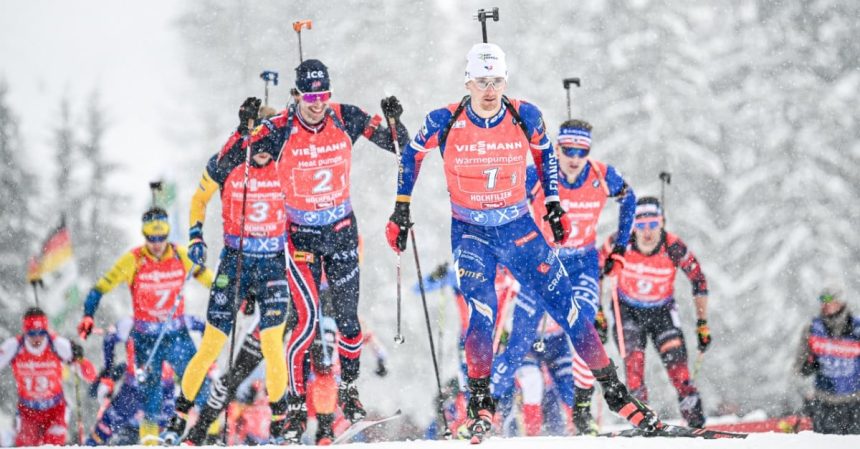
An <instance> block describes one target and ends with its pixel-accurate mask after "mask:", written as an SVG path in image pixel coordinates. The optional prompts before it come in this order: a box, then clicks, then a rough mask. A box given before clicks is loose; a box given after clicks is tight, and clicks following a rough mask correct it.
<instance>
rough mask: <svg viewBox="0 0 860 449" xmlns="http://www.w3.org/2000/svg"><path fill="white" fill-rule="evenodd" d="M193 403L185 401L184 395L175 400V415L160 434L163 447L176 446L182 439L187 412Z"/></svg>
mask: <svg viewBox="0 0 860 449" xmlns="http://www.w3.org/2000/svg"><path fill="white" fill-rule="evenodd" d="M193 406H194V403H193V402H191V401H189V400H188V399H185V395H183V394H180V395H179V397H178V398H176V414H175V415H173V416H172V417H171V418H170V421H169V422H168V423H167V428H166V429H165V430H164V432H162V434H161V441H162V443H164V445H165V446H176V445H178V444H179V442H180V441H181V439H182V434H183V433H185V425H186V423H187V422H188V411H189V410H191V407H193Z"/></svg>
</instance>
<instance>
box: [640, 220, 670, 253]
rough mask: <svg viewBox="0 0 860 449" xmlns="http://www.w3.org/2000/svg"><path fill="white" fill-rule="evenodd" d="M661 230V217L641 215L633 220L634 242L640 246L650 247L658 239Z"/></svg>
mask: <svg viewBox="0 0 860 449" xmlns="http://www.w3.org/2000/svg"><path fill="white" fill-rule="evenodd" d="M662 230H663V218H662V217H642V218H637V219H636V220H635V221H634V222H633V232H634V233H636V243H637V244H638V245H639V246H640V247H644V248H651V247H653V246H654V245H656V244H657V243H658V242H659V241H660V232H661V231H662Z"/></svg>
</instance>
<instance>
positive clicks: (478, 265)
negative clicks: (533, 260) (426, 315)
mask: <svg viewBox="0 0 860 449" xmlns="http://www.w3.org/2000/svg"><path fill="white" fill-rule="evenodd" d="M494 236H495V230H492V229H491V230H486V229H483V228H482V227H481V226H474V225H468V224H465V223H463V222H460V221H457V220H452V224H451V247H452V248H453V249H454V268H455V270H456V272H457V282H458V284H459V288H460V290H461V291H462V292H463V297H464V299H465V301H466V304H467V305H468V309H469V326H468V328H467V329H466V338H465V353H466V367H467V368H466V371H467V375H468V378H469V379H468V386H469V393H470V395H469V405H468V410H467V416H468V418H467V421H466V428H468V429H469V431H470V432H471V433H472V435H473V436H474V437H476V438H481V437H482V435H484V434H485V433H486V432H488V431H489V430H490V428H491V427H492V421H493V415H494V414H495V411H496V406H495V401H494V400H493V398H492V395H491V393H490V379H489V377H490V372H491V371H492V368H493V332H494V330H495V329H494V327H495V320H496V308H497V303H498V298H497V297H496V289H495V277H496V260H497V258H496V249H495V248H494V247H493V246H494V245H495V242H492V241H491V240H492V239H493V237H494Z"/></svg>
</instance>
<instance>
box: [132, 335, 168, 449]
mask: <svg viewBox="0 0 860 449" xmlns="http://www.w3.org/2000/svg"><path fill="white" fill-rule="evenodd" d="M177 334H178V332H177V331H166V332H164V336H163V338H162V339H161V342H160V343H159V344H158V347H156V346H155V344H156V342H157V341H158V334H157V333H153V334H143V333H139V332H136V331H132V333H131V338H132V340H133V341H134V349H135V351H134V358H135V365H136V366H138V367H140V368H141V369H145V370H146V372H145V376H146V377H145V379H144V381H143V382H142V383H139V385H138V388H139V389H140V395H141V398H142V400H143V404H142V406H143V419H142V420H141V421H140V444H142V445H145V446H149V445H157V444H158V442H159V441H158V418H159V417H160V415H161V370H162V365H163V363H164V361H165V360H166V359H167V357H168V355H169V354H170V351H171V349H172V348H171V346H172V345H173V340H174V339H175V338H177ZM147 361H150V363H149V366H146V362H147Z"/></svg>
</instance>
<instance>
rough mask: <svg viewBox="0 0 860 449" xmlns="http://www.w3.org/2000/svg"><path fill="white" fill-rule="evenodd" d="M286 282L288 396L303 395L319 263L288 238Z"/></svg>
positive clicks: (315, 315) (315, 317) (314, 319)
mask: <svg viewBox="0 0 860 449" xmlns="http://www.w3.org/2000/svg"><path fill="white" fill-rule="evenodd" d="M287 249H288V252H287V254H288V256H287V260H286V263H287V280H288V281H289V286H290V294H291V297H292V305H293V310H294V312H295V314H294V317H291V321H295V326H294V327H293V328H292V331H291V332H290V338H289V341H288V343H287V363H288V366H289V368H290V376H289V393H290V394H291V395H293V396H304V394H305V376H304V359H305V354H306V353H307V350H308V348H309V347H310V345H311V343H312V342H313V338H314V335H315V333H316V330H317V326H318V322H319V295H318V292H317V284H316V282H315V281H314V279H319V278H320V273H321V270H322V266H321V265H322V260H321V258H320V257H318V256H317V255H315V254H314V253H311V252H308V251H300V250H297V249H296V247H295V245H294V243H293V240H292V237H288V239H287Z"/></svg>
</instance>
